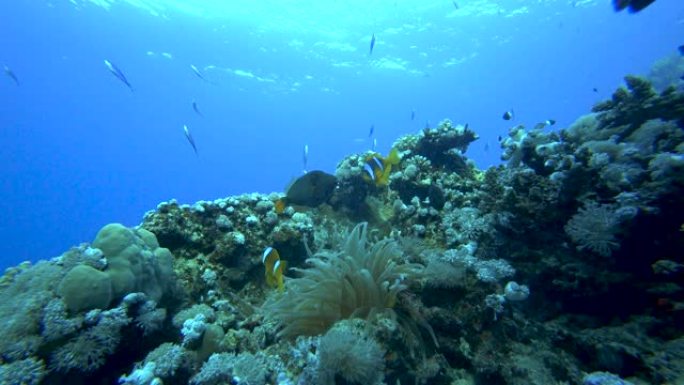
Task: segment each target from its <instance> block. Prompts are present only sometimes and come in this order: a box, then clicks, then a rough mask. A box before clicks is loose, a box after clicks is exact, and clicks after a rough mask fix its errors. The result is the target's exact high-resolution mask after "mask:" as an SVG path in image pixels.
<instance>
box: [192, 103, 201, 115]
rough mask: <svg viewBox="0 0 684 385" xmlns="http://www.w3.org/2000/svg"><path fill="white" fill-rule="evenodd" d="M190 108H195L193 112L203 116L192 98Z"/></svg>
mask: <svg viewBox="0 0 684 385" xmlns="http://www.w3.org/2000/svg"><path fill="white" fill-rule="evenodd" d="M192 109H193V110H195V112H196V113H197V115H199V116H202V117H203V116H204V115H202V113H201V112H200V110H199V108H198V107H197V102H196V101H194V100H193V101H192Z"/></svg>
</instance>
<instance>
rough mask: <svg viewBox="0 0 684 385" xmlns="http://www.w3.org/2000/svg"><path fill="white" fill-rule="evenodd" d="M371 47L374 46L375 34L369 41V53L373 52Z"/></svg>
mask: <svg viewBox="0 0 684 385" xmlns="http://www.w3.org/2000/svg"><path fill="white" fill-rule="evenodd" d="M373 47H375V34H373V36H372V37H371V42H370V51H369V52H368V54H369V55H372V54H373Z"/></svg>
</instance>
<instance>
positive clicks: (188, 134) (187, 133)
mask: <svg viewBox="0 0 684 385" xmlns="http://www.w3.org/2000/svg"><path fill="white" fill-rule="evenodd" d="M183 132H184V133H185V138H186V139H187V140H188V142H190V145H191V146H192V149H193V150H195V155H199V154H198V153H197V146H196V145H195V139H193V138H192V134H190V129H188V126H186V125H185V124H184V125H183Z"/></svg>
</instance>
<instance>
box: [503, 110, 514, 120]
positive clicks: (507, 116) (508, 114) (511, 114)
mask: <svg viewBox="0 0 684 385" xmlns="http://www.w3.org/2000/svg"><path fill="white" fill-rule="evenodd" d="M514 117H515V113H514V112H513V110H510V111H506V112H504V114H503V116H502V118H503V120H511V119H513V118H514Z"/></svg>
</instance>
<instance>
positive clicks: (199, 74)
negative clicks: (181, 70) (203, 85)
mask: <svg viewBox="0 0 684 385" xmlns="http://www.w3.org/2000/svg"><path fill="white" fill-rule="evenodd" d="M190 68H191V69H192V72H194V73H195V75H197V77H198V78H200V79H202V80H204V81H205V82H206V81H207V79H205V78H204V75H202V73H201V72H200V70H199V69H198V68H197V67H195V65H194V64H190Z"/></svg>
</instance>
